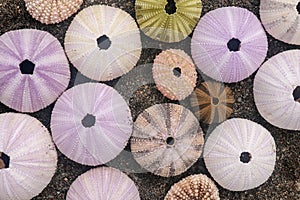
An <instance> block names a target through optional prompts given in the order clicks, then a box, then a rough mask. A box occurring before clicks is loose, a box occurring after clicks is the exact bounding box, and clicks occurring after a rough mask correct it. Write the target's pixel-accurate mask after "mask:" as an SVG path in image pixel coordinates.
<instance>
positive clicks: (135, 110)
mask: <svg viewBox="0 0 300 200" xmlns="http://www.w3.org/2000/svg"><path fill="white" fill-rule="evenodd" d="M202 2H203V11H202V16H203V15H204V14H205V13H207V12H208V11H210V10H213V9H216V8H219V7H224V6H239V7H244V8H247V9H249V10H250V11H252V12H253V13H254V14H255V15H257V16H258V17H259V1H258V0H248V1H246V0H236V1H234V0H228V1H226V0H223V1H221V0H220V1H210V0H203V1H202ZM212 2H214V3H212ZM94 4H106V5H110V6H114V7H117V8H121V9H123V10H125V11H127V12H128V13H130V14H131V15H132V16H133V17H135V16H134V1H133V0H122V1H121V0H102V1H100V0H85V1H84V4H83V5H82V6H81V9H83V8H86V7H88V6H90V5H94ZM73 18H74V15H73V16H72V17H70V18H69V19H68V20H66V21H64V22H62V23H59V24H56V25H43V24H41V23H40V22H38V21H36V20H34V19H33V18H32V17H31V16H30V15H29V14H28V12H27V11H26V9H25V5H24V1H22V0H1V1H0V34H3V33H5V32H7V31H10V30H15V29H22V28H35V29H40V30H45V31H48V32H50V33H51V34H53V35H54V36H55V37H57V38H58V39H59V41H60V42H61V43H62V44H63V39H64V35H65V32H66V30H67V28H68V26H69V24H70V22H71V20H72V19H73ZM250 28H251V27H249V29H250ZM190 37H191V36H190ZM268 41H269V51H268V55H267V59H268V58H270V57H272V56H274V55H276V54H277V53H279V52H282V51H285V50H289V49H300V47H299V46H294V45H288V44H285V43H283V42H280V41H278V40H276V39H274V38H273V37H271V36H270V35H268ZM142 42H143V46H144V48H151V49H147V50H145V49H144V50H143V51H142V55H141V58H140V60H139V62H138V64H137V67H136V68H135V69H134V70H133V71H131V72H130V73H128V74H127V75H124V76H123V77H122V78H119V79H117V80H114V81H111V82H107V84H109V85H112V86H115V88H116V89H117V90H118V91H119V92H120V93H121V94H122V95H123V96H124V97H125V99H126V100H127V101H128V102H129V104H130V108H131V109H132V115H133V118H134V119H135V118H136V117H137V115H138V114H139V113H141V112H142V111H143V110H144V109H146V108H147V107H149V106H151V105H154V104H156V103H163V102H172V101H170V100H168V99H166V98H164V97H163V96H162V95H161V94H160V92H159V91H158V90H157V89H156V87H155V84H153V79H152V72H151V67H152V63H153V60H154V58H155V56H156V55H157V54H158V53H160V52H161V51H162V50H164V49H167V48H180V49H183V50H185V51H186V52H187V53H190V38H188V39H186V40H183V41H181V42H179V43H175V44H171V45H170V44H165V43H160V42H158V41H154V40H152V39H150V38H148V37H146V36H145V35H144V34H142ZM70 65H71V64H70ZM71 72H72V81H71V82H70V85H69V87H72V86H74V85H75V84H79V83H84V82H88V81H90V80H89V79H88V78H86V77H84V76H82V75H81V74H80V73H78V72H77V70H76V69H75V68H74V67H73V66H72V65H71ZM254 76H255V74H254V75H252V76H251V77H249V78H247V79H245V80H243V81H241V82H239V83H235V84H227V85H229V86H230V87H231V89H232V90H233V93H234V96H235V100H236V103H235V104H234V112H233V114H232V116H231V117H240V118H246V119H249V120H252V121H254V122H257V123H259V124H261V125H263V126H264V127H265V128H267V129H268V130H269V131H270V132H271V134H272V135H273V137H274V139H275V142H276V145H277V160H276V166H275V170H274V172H273V174H272V176H271V177H270V178H269V179H268V181H267V182H266V183H264V184H263V185H261V186H260V187H258V188H255V189H252V190H248V191H244V192H231V191H228V190H225V189H223V188H222V187H221V186H219V185H218V188H219V191H220V197H221V199H256V200H257V199H264V200H265V199H276V200H279V199H289V200H290V199H300V177H299V174H300V167H299V164H300V159H299V153H300V145H299V143H298V142H299V132H295V131H287V130H283V129H280V128H276V127H274V126H272V125H271V124H269V123H267V122H266V121H265V120H264V119H263V118H262V117H261V116H260V115H259V113H258V111H257V109H256V107H255V104H254V100H253V94H252V92H253V79H254ZM203 79H205V80H208V79H209V78H208V77H206V76H203V75H200V74H199V81H198V83H200V82H201V81H202V80H203ZM132 88H136V89H134V90H133V89H132ZM131 90H132V91H131ZM128 91H130V92H128ZM188 100H189V98H187V100H185V101H183V102H175V103H180V104H182V105H185V106H187V107H189V101H188ZM53 106H54V104H52V105H50V106H48V107H47V108H45V109H43V110H41V111H39V112H36V113H33V114H31V115H32V116H34V117H36V118H38V119H39V120H40V121H41V122H42V123H43V124H44V125H45V126H46V127H47V128H48V129H49V130H50V116H51V111H52V109H53ZM5 112H14V111H13V110H11V109H9V108H7V107H6V106H4V105H3V104H0V113H5ZM201 125H202V128H203V130H204V132H205V133H207V132H209V131H211V130H212V129H213V126H208V125H205V124H202V123H201ZM58 156H59V157H58V166H57V172H56V174H55V175H54V177H53V179H52V181H51V183H50V184H49V185H48V186H47V188H45V189H44V191H43V192H42V193H41V194H40V195H38V196H37V197H35V198H34V199H35V200H38V199H49V200H50V199H56V200H61V199H65V196H66V193H67V191H68V189H69V187H70V185H71V183H72V182H73V181H74V180H75V179H76V177H78V176H79V175H80V174H82V173H84V172H85V171H87V170H89V169H90V168H91V167H88V166H83V165H80V164H77V163H75V162H73V161H71V160H69V159H68V158H66V157H65V156H64V155H62V154H61V153H60V152H58ZM107 165H109V166H113V167H116V168H119V169H122V170H123V171H124V172H126V173H127V174H128V175H129V176H130V177H131V178H132V179H133V181H134V182H135V183H136V185H137V187H138V189H139V192H140V196H141V199H143V200H156V199H163V198H164V196H165V195H166V193H167V191H168V190H169V189H170V187H171V186H172V185H173V184H174V183H176V182H178V181H179V180H180V179H182V178H183V177H186V176H188V175H191V174H195V173H205V174H208V171H207V169H206V168H205V165H204V162H203V159H202V158H200V159H199V160H198V161H197V162H196V163H195V164H194V165H193V166H192V167H191V168H190V169H189V170H188V171H186V172H185V173H183V174H182V175H179V176H176V177H172V178H162V177H159V176H155V175H153V174H151V173H145V172H144V171H143V169H141V168H140V167H139V165H138V164H137V163H136V162H135V161H134V160H133V158H132V156H131V154H130V152H129V145H128V146H127V147H126V149H125V151H124V152H122V153H121V154H120V155H119V156H118V157H117V158H116V159H114V160H113V161H111V162H109V163H108V164H107ZM208 175H209V174H208ZM0 192H1V191H0Z"/></svg>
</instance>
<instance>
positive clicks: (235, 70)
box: [191, 7, 268, 83]
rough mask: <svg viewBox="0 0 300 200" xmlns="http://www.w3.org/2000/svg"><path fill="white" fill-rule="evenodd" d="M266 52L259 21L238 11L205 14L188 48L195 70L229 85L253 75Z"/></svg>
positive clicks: (236, 8) (228, 9)
mask: <svg viewBox="0 0 300 200" xmlns="http://www.w3.org/2000/svg"><path fill="white" fill-rule="evenodd" d="M249 27H251V28H250V29H249ZM267 50H268V41H267V36H266V33H265V31H264V29H263V27H262V25H261V23H260V21H259V20H258V19H257V17H256V16H255V15H254V14H253V13H252V12H250V11H248V10H247V9H245V8H238V7H223V8H218V9H215V10H213V11H210V12H208V13H207V14H205V15H204V16H203V17H202V18H201V19H200V21H199V23H198V25H197V27H196V29H195V31H194V34H193V38H192V44H191V52H192V57H193V59H194V61H195V64H196V66H197V67H198V68H199V69H200V70H201V71H202V72H203V73H204V74H206V75H207V76H209V77H211V78H213V79H215V80H217V81H220V82H228V83H232V82H238V81H241V80H243V79H245V78H247V77H248V76H250V75H251V74H252V73H253V72H255V71H256V70H257V69H258V68H259V67H260V65H261V64H262V62H263V61H264V59H265V57H266V55H267Z"/></svg>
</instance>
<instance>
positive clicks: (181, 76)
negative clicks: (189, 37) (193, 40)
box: [152, 49, 197, 100]
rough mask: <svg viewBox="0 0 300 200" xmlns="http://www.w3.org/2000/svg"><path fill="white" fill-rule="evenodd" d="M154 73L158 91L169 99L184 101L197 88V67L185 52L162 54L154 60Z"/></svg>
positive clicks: (172, 50) (176, 51)
mask: <svg viewBox="0 0 300 200" xmlns="http://www.w3.org/2000/svg"><path fill="white" fill-rule="evenodd" d="M152 71H153V78H154V81H155V83H156V86H157V88H158V90H159V91H160V92H161V93H162V94H163V95H164V96H166V97H168V98H169V99H172V100H183V99H185V98H186V97H187V96H188V95H190V94H191V93H192V92H193V90H194V88H195V86H196V81H197V72H196V68H195V65H194V64H193V61H192V59H191V58H190V56H189V55H187V54H186V53H185V52H184V51H183V50H179V49H169V50H166V51H163V52H161V53H160V54H159V55H158V56H156V58H155V60H154V64H153V70H152Z"/></svg>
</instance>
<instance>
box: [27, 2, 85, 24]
mask: <svg viewBox="0 0 300 200" xmlns="http://www.w3.org/2000/svg"><path fill="white" fill-rule="evenodd" d="M82 2H83V0H25V3H26V9H27V11H28V12H29V13H30V15H31V16H32V17H33V18H34V19H36V20H38V21H40V22H41V23H43V24H56V23H59V22H61V21H63V20H65V19H67V18H68V17H70V16H71V15H72V14H74V13H75V12H76V11H77V10H78V9H79V8H80V5H81V4H82Z"/></svg>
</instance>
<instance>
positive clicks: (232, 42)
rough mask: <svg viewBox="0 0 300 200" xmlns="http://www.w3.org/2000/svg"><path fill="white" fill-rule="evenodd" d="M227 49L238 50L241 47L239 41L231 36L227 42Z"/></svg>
mask: <svg viewBox="0 0 300 200" xmlns="http://www.w3.org/2000/svg"><path fill="white" fill-rule="evenodd" d="M227 47H228V49H229V51H239V50H240V48H241V41H240V40H239V39H236V38H232V39H230V40H229V41H228V42H227Z"/></svg>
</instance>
